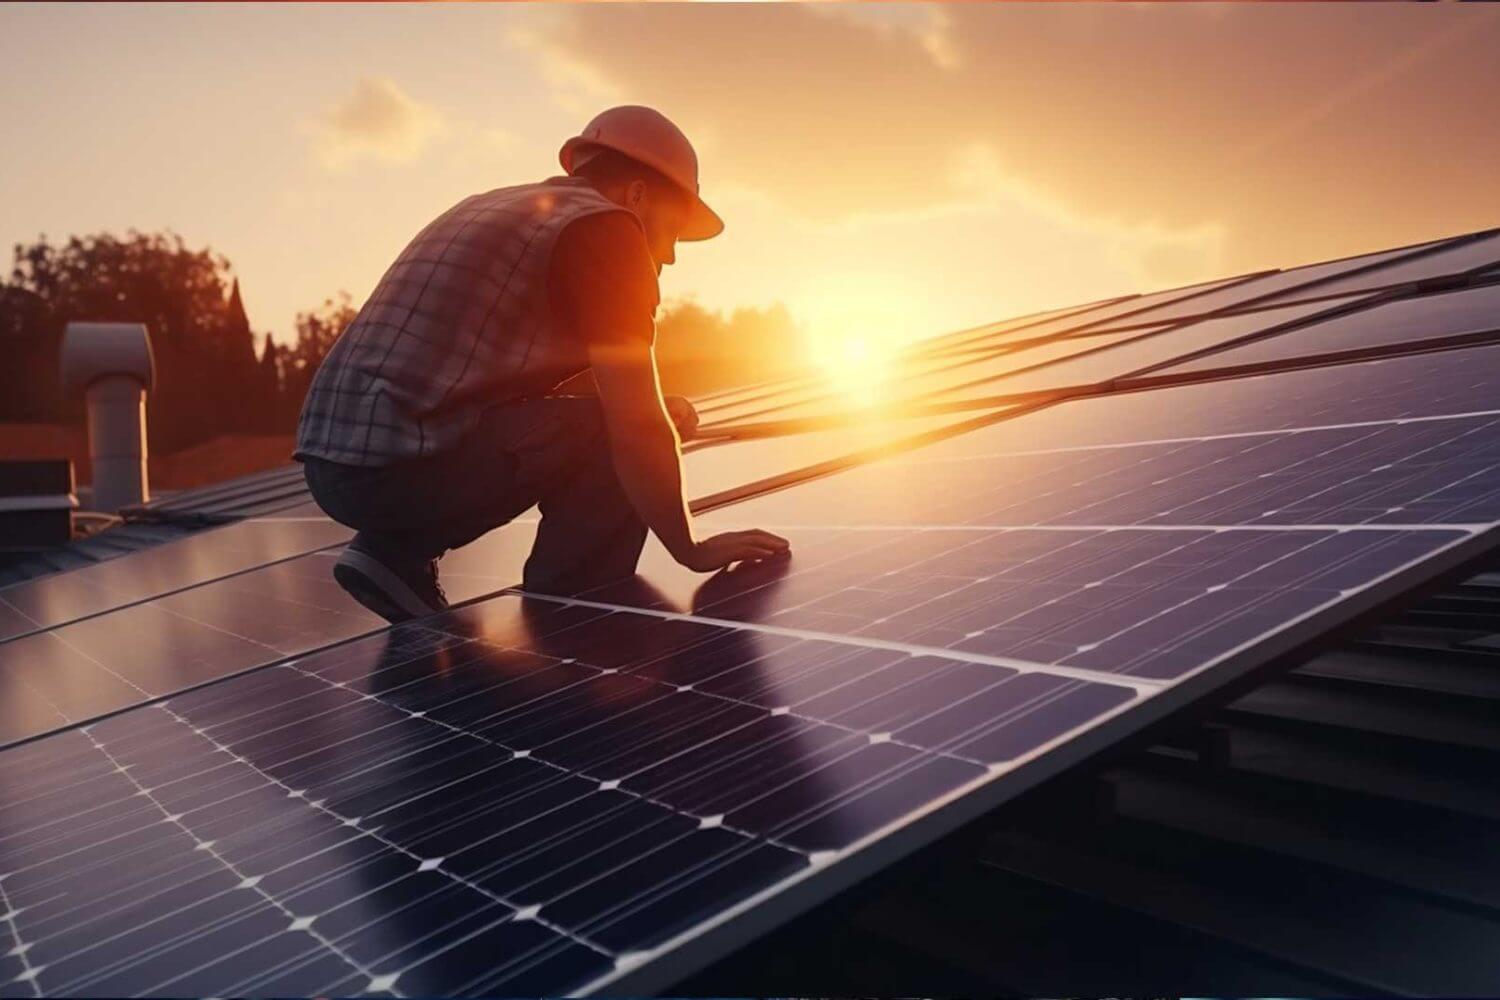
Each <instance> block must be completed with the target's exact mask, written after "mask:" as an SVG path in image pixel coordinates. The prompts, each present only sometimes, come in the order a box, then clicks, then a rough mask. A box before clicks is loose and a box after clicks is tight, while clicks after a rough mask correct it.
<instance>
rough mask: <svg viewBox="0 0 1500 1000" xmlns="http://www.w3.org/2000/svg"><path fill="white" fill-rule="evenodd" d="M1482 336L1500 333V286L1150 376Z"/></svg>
mask: <svg viewBox="0 0 1500 1000" xmlns="http://www.w3.org/2000/svg"><path fill="white" fill-rule="evenodd" d="M1483 335H1491V336H1494V337H1500V284H1495V285H1480V286H1478V287H1474V288H1463V289H1459V290H1457V291H1452V292H1442V293H1439V294H1435V295H1424V296H1421V297H1419V298H1412V299H1400V300H1397V301H1395V302H1389V303H1385V304H1382V305H1379V306H1377V307H1375V308H1373V309H1370V310H1368V311H1361V312H1357V313H1353V314H1351V315H1347V316H1339V317H1336V318H1333V319H1327V320H1323V321H1322V322H1318V323H1314V324H1311V325H1308V326H1302V327H1298V328H1297V329H1296V330H1293V331H1289V332H1286V333H1280V334H1275V335H1273V336H1270V337H1266V338H1265V339H1257V340H1253V341H1251V342H1249V343H1245V344H1242V345H1239V346H1231V347H1228V348H1226V349H1223V350H1217V351H1214V352H1213V353H1211V354H1205V355H1203V356H1201V357H1197V358H1194V359H1193V360H1191V361H1184V362H1181V363H1178V364H1174V365H1169V366H1166V367H1163V368H1160V369H1159V370H1157V371H1156V372H1153V374H1159V375H1180V374H1185V373H1188V372H1202V371H1208V370H1211V369H1219V368H1234V367H1239V366H1242V365H1260V364H1268V363H1275V362H1279V361H1288V360H1291V359H1295V358H1311V357H1317V356H1322V355H1335V356H1337V355H1342V354H1350V353H1356V352H1367V351H1372V350H1377V349H1379V348H1383V347H1392V346H1396V345H1413V346H1423V347H1438V346H1443V342H1449V343H1462V342H1463V340H1464V339H1465V338H1468V339H1473V338H1476V337H1479V336H1483ZM1183 353H1186V352H1183ZM1179 356H1180V355H1179Z"/></svg>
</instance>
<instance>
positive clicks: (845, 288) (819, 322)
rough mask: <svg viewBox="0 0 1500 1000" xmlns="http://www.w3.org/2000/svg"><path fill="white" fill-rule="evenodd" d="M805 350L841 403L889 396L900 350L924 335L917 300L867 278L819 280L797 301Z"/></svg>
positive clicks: (862, 403) (866, 403)
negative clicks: (803, 299) (804, 331)
mask: <svg viewBox="0 0 1500 1000" xmlns="http://www.w3.org/2000/svg"><path fill="white" fill-rule="evenodd" d="M800 311H801V312H802V313H803V315H805V316H806V317H807V324H806V325H807V330H808V342H807V348H808V354H809V356H810V358H811V360H812V361H813V362H814V363H815V364H816V365H817V366H818V368H819V369H820V370H821V371H822V373H823V375H824V377H825V378H826V379H827V383H828V386H829V388H830V389H831V390H832V391H833V392H835V393H836V394H837V395H838V396H839V397H840V398H841V400H842V401H843V402H844V404H845V405H847V406H852V407H859V408H870V407H877V406H880V405H882V404H884V403H886V402H887V401H889V399H890V398H891V390H892V388H893V387H894V385H895V384H896V383H897V382H898V381H899V377H900V375H901V371H900V356H901V352H902V350H903V349H904V348H905V347H906V346H907V345H909V344H911V343H912V342H913V341H915V340H917V339H918V338H920V337H922V336H924V335H926V334H928V333H930V332H931V331H930V330H927V329H925V328H924V326H923V325H922V322H921V310H920V306H919V298H918V297H917V296H916V295H914V294H913V293H911V292H910V291H909V290H907V289H895V288H892V287H890V286H889V285H888V284H886V283H883V282H881V281H878V280H873V279H870V278H868V277H863V276H860V277H844V278H841V279H838V280H828V281H826V282H820V283H819V286H818V288H817V290H816V292H815V293H814V294H813V295H811V296H809V298H808V300H807V301H806V302H805V303H803V304H802V306H801V310H800Z"/></svg>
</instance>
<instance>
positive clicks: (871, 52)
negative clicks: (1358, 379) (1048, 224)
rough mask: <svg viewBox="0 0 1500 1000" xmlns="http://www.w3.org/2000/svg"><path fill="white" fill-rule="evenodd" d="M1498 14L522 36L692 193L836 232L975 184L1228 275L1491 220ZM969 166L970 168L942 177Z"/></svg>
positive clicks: (992, 11) (656, 10) (597, 26)
mask: <svg viewBox="0 0 1500 1000" xmlns="http://www.w3.org/2000/svg"><path fill="white" fill-rule="evenodd" d="M1497 14H1500V11H1496V10H1495V9H1494V8H1488V9H1486V8H1484V7H1483V5H1473V6H1457V7H1454V6H1446V5H1379V7H1378V8H1371V7H1367V6H1363V5H1284V4H1273V5H1222V6H1214V7H1213V8H1212V9H1211V10H1195V9H1193V5H1187V6H1186V7H1184V6H1182V5H1171V4H1165V5H1093V4H1085V5H1074V4H1057V5H1054V4H972V5H971V4H956V5H943V6H942V7H941V8H935V9H933V8H928V7H927V5H901V4H897V5H879V7H876V8H867V9H864V10H855V11H841V10H838V9H836V8H835V7H834V6H828V5H801V4H768V5H759V4H733V5H670V4H669V5H655V4H640V5H634V4H632V5H609V4H603V5H594V4H584V5H576V6H569V7H566V8H563V9H562V10H561V11H549V15H550V16H549V17H548V19H547V20H546V22H545V23H542V22H541V21H540V19H539V20H538V22H537V26H536V29H535V30H534V31H533V32H532V33H531V34H530V35H529V37H528V39H527V44H529V45H530V46H531V48H532V50H533V51H534V52H536V53H539V54H541V55H542V56H543V57H544V59H545V60H546V61H548V62H549V64H550V65H551V67H552V70H551V72H552V73H553V74H554V80H555V81H561V82H563V83H564V84H566V85H567V86H570V87H573V91H572V93H573V95H574V96H573V98H572V99H573V100H577V99H578V98H577V94H579V93H588V92H590V91H593V92H596V93H598V94H600V95H601V98H600V102H599V103H597V104H596V105H595V107H598V106H602V101H603V96H602V95H605V94H607V95H609V99H610V100H611V101H613V100H629V101H634V102H640V103H647V104H652V105H655V106H657V107H659V108H661V109H662V110H663V111H664V112H666V113H667V114H668V115H670V116H672V117H673V118H674V119H675V120H677V121H678V123H679V124H681V125H682V126H683V128H684V129H685V130H686V131H687V132H688V134H689V135H690V136H692V137H693V138H694V141H695V143H696V144H697V145H698V146H699V150H700V156H701V160H702V162H703V164H704V171H705V176H704V188H705V191H706V192H708V193H710V194H711V193H712V192H714V191H715V190H727V189H732V188H740V189H744V190H749V191H754V192H757V193H760V194H762V195H764V196H766V197H767V198H769V199H771V200H773V201H774V202H775V203H776V204H778V205H780V206H782V207H783V208H785V209H786V210H787V211H788V212H790V213H792V214H793V215H795V216H797V217H801V218H805V219H809V220H821V221H827V222H833V221H838V220H841V219H850V218H856V217H861V216H866V215H870V214H872V213H874V214H880V213H902V212H912V211H921V210H938V209H941V210H949V209H951V208H952V207H953V206H955V205H961V204H965V203H967V204H971V205H975V206H982V205H983V204H985V201H984V197H985V195H984V191H985V189H986V188H989V189H998V190H1000V191H1002V192H1004V194H1003V196H1004V197H1006V198H1022V199H1029V200H1030V201H1031V202H1033V203H1035V204H1037V205H1042V206H1053V207H1054V208H1058V209H1059V210H1062V211H1065V212H1066V213H1067V214H1068V216H1069V218H1070V219H1071V220H1072V222H1074V223H1077V224H1082V225H1085V226H1087V227H1091V228H1093V229H1094V230H1096V231H1097V232H1098V233H1099V234H1100V238H1101V239H1105V240H1107V239H1111V238H1113V237H1115V236H1118V235H1120V234H1121V233H1134V234H1136V236H1137V237H1139V239H1138V240H1137V241H1136V242H1138V243H1139V242H1141V241H1144V243H1142V245H1143V246H1144V245H1145V244H1151V245H1152V246H1153V247H1154V249H1153V250H1151V251H1150V253H1149V254H1147V255H1145V256H1143V257H1142V258H1141V261H1142V266H1149V267H1156V268H1161V267H1165V268H1167V269H1168V270H1180V268H1179V267H1178V266H1177V265H1173V264H1169V263H1167V262H1168V261H1170V260H1173V259H1182V258H1183V257H1189V258H1192V259H1194V260H1196V259H1199V256H1200V254H1202V253H1211V254H1214V255H1216V257H1217V259H1218V260H1219V262H1220V263H1221V265H1222V266H1223V267H1224V268H1225V270H1226V271H1239V270H1249V269H1253V268H1258V267H1263V266H1281V265H1287V264H1295V263H1300V262H1302V261H1307V260H1315V259H1320V258H1323V259H1326V258H1328V257H1333V256H1338V255H1341V254H1344V253H1351V252H1358V251H1361V250H1367V249H1374V248H1377V247H1380V246H1385V245H1393V244H1395V243H1400V242H1409V241H1415V240H1417V239H1423V238H1428V237H1433V236H1440V235H1445V234H1448V233H1455V232H1462V231H1465V230H1471V229H1478V228H1482V227H1484V226H1486V225H1493V224H1494V221H1495V219H1496V218H1497V217H1500V186H1496V185H1495V184H1494V183H1493V164H1494V163H1495V162H1496V160H1497V158H1500V130H1496V129H1495V128H1494V127H1493V122H1492V118H1493V107H1492V102H1491V101H1490V99H1489V97H1488V95H1492V94H1493V93H1495V92H1496V90H1497V89H1500V62H1497V61H1495V60H1494V59H1493V58H1492V53H1493V51H1494V50H1495V48H1496V46H1497V45H1500V19H1497V16H1496V15H1497ZM1455 25H1460V26H1459V27H1455ZM1372 67H1379V68H1380V70H1379V71H1378V72H1376V71H1372ZM575 73H576V74H577V75H576V76H575ZM579 81H587V86H584V85H583V84H581V83H580V82H579ZM974 150H980V151H982V153H983V155H985V156H987V157H989V165H988V167H987V168H986V170H985V171H984V172H983V174H982V175H981V176H979V177H977V178H976V176H975V175H974V174H973V173H972V171H971V172H970V173H968V174H965V173H964V172H963V171H955V170H953V169H952V164H953V163H954V162H955V160H961V159H962V158H964V157H966V156H971V155H973V151H974ZM1126 242H1127V243H1128V242H1130V241H1129V240H1127V241H1126ZM1172 247H1177V248H1179V249H1178V250H1172V249H1171V248H1172ZM1152 262H1155V263H1152Z"/></svg>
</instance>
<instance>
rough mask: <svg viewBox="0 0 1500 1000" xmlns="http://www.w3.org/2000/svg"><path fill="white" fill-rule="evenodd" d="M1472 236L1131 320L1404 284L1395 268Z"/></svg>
mask: <svg viewBox="0 0 1500 1000" xmlns="http://www.w3.org/2000/svg"><path fill="white" fill-rule="evenodd" d="M1467 238H1468V237H1459V238H1458V240H1434V241H1432V242H1430V243H1418V244H1414V245H1412V246H1407V247H1398V248H1396V249H1394V250H1382V251H1379V252H1377V253H1368V254H1360V255H1358V256H1355V257H1344V258H1341V259H1339V260H1331V261H1324V262H1322V263H1318V264H1307V265H1305V266H1303V267H1294V268H1289V269H1287V270H1285V271H1276V272H1274V273H1271V274H1266V275H1262V276H1260V277H1257V278H1253V279H1252V280H1249V281H1243V282H1236V283H1234V284H1232V285H1228V286H1226V287H1225V288H1222V289H1219V290H1217V291H1215V292H1213V293H1212V294H1209V295H1203V296H1198V297H1195V298H1193V299H1189V300H1188V301H1187V302H1185V303H1182V304H1180V305H1179V304H1177V303H1169V304H1167V305H1165V306H1162V307H1158V308H1155V309H1152V310H1150V311H1148V312H1142V313H1140V314H1139V315H1137V316H1132V317H1131V322H1132V323H1134V322H1137V321H1140V322H1153V321H1156V320H1163V319H1184V318H1187V317H1189V316H1195V315H1202V314H1204V313H1209V312H1218V311H1220V310H1225V309H1233V308H1238V307H1243V306H1247V305H1250V304H1252V303H1261V302H1263V301H1275V300H1278V299H1282V300H1284V299H1288V298H1297V299H1303V298H1307V297H1310V296H1319V297H1321V296H1324V295H1331V294H1335V293H1346V294H1347V293H1349V292H1353V291H1362V290H1369V289H1375V288H1380V287H1383V286H1385V285H1387V284H1392V283H1395V281H1399V280H1401V279H1399V278H1398V279H1394V280H1393V279H1391V278H1389V277H1388V276H1389V275H1391V274H1392V273H1394V272H1395V266H1396V265H1400V264H1401V263H1402V262H1405V261H1419V262H1424V263H1425V262H1426V261H1429V260H1432V259H1434V258H1437V257H1439V256H1442V254H1440V253H1433V252H1432V251H1434V250H1436V249H1437V248H1440V247H1443V246H1445V245H1447V244H1448V243H1453V242H1460V241H1462V240H1465V239H1467ZM1414 266H1420V265H1414ZM1438 273H1442V272H1438Z"/></svg>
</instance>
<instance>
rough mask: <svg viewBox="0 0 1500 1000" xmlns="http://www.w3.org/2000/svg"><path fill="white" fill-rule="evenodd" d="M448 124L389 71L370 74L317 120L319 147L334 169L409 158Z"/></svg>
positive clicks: (315, 130) (313, 130)
mask: <svg viewBox="0 0 1500 1000" xmlns="http://www.w3.org/2000/svg"><path fill="white" fill-rule="evenodd" d="M445 129H446V124H445V122H444V120H443V117H442V116H441V115H439V114H438V113H437V112H436V111H435V110H433V109H431V108H429V107H427V106H425V105H422V104H419V103H418V102H417V101H415V100H413V99H412V98H410V97H408V96H407V95H406V94H405V93H403V92H402V90H401V89H400V88H399V87H397V86H396V84H395V83H394V82H393V81H391V80H389V79H387V78H385V77H365V78H363V79H361V80H360V81H359V82H358V83H357V84H355V87H354V90H353V92H352V93H350V94H349V95H348V96H347V97H345V98H344V99H343V100H342V101H340V102H339V103H337V104H335V105H334V106H332V107H330V108H328V109H327V110H326V111H325V112H324V113H323V114H322V115H321V116H319V117H318V119H317V120H316V121H315V122H313V123H312V124H311V127H310V128H309V131H310V132H311V133H312V135H313V140H314V151H315V152H316V154H317V157H318V160H319V162H320V163H321V164H322V165H323V166H324V167H325V168H326V169H328V170H330V171H334V172H337V171H341V170H344V169H346V168H347V167H348V166H349V165H350V164H351V163H354V162H356V161H358V160H362V159H373V160H379V161H383V162H387V163H409V162H411V161H412V160H415V159H416V158H417V157H418V156H420V155H421V153H422V152H423V150H424V149H426V148H427V146H428V144H429V143H430V142H431V141H432V140H433V139H434V138H436V137H437V136H439V135H441V134H442V133H443V132H444V131H445Z"/></svg>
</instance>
